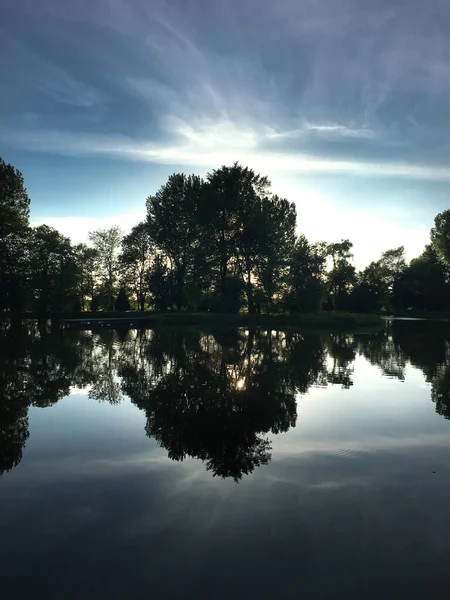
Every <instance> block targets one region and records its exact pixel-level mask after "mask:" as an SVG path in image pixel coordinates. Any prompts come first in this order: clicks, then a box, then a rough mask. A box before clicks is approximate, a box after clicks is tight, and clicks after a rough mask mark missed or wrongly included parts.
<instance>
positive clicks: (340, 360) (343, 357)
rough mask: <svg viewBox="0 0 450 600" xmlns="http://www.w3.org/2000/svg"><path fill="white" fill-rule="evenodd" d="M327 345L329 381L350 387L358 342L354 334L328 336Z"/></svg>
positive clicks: (345, 387)
mask: <svg viewBox="0 0 450 600" xmlns="http://www.w3.org/2000/svg"><path fill="white" fill-rule="evenodd" d="M325 346H326V349H327V354H328V357H329V362H330V365H329V368H328V374H327V381H328V383H332V384H334V385H341V386H342V387H343V388H344V389H348V388H350V387H351V386H352V385H353V380H352V375H353V362H354V360H355V357H356V349H357V346H358V344H357V342H356V340H355V337H354V336H353V335H345V334H336V335H330V336H328V337H327V338H326V341H325Z"/></svg>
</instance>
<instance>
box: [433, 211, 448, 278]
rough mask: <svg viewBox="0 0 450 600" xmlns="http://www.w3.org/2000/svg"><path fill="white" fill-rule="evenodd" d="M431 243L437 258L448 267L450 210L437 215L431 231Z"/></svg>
mask: <svg viewBox="0 0 450 600" xmlns="http://www.w3.org/2000/svg"><path fill="white" fill-rule="evenodd" d="M431 243H432V245H433V247H434V250H435V252H436V254H437V256H438V257H439V258H440V260H442V262H443V263H444V264H445V265H446V266H447V268H448V267H449V265H450V210H444V211H443V212H441V213H439V214H438V215H436V217H435V219H434V227H433V228H432V230H431Z"/></svg>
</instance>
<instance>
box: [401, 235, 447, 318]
mask: <svg viewBox="0 0 450 600" xmlns="http://www.w3.org/2000/svg"><path fill="white" fill-rule="evenodd" d="M396 301H397V304H398V305H399V306H401V307H402V308H413V309H416V310H430V311H440V310H446V309H447V308H448V305H449V301H450V289H449V285H448V283H447V281H446V272H445V266H444V265H443V263H442V262H441V261H440V260H439V257H438V255H437V253H436V251H435V249H434V247H433V246H431V245H427V246H426V247H425V250H424V251H423V253H422V254H421V255H420V256H419V257H418V258H415V259H413V260H412V261H411V263H410V264H409V266H408V267H407V268H406V269H405V270H404V271H403V273H402V275H401V277H400V278H399V279H398V281H397V285H396Z"/></svg>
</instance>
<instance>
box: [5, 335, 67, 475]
mask: <svg viewBox="0 0 450 600" xmlns="http://www.w3.org/2000/svg"><path fill="white" fill-rule="evenodd" d="M0 355H1V356H2V357H3V358H2V361H1V364H0V473H3V472H4V471H8V470H10V469H12V468H13V467H14V466H16V465H17V464H18V463H19V462H20V460H21V458H22V451H23V447H24V446H25V443H26V441H27V439H28V436H29V432H28V407H29V406H38V407H46V406H51V405H53V404H54V403H55V402H57V401H58V400H59V399H60V398H62V397H63V396H66V395H68V394H69V393H70V386H71V381H72V376H73V372H74V369H75V367H76V364H77V362H76V354H75V352H74V349H73V345H72V344H71V342H70V340H69V339H68V338H64V340H63V337H62V335H61V333H60V332H58V331H56V332H54V331H53V332H52V331H49V330H48V329H47V327H46V326H45V325H41V326H40V327H39V326H38V325H37V324H28V325H27V326H22V325H17V324H14V325H9V324H3V325H2V330H1V332H0Z"/></svg>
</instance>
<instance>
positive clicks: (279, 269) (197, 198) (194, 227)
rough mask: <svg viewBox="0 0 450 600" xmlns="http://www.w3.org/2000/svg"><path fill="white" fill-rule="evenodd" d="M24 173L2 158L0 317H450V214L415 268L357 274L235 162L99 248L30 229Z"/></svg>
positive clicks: (164, 195) (99, 241)
mask: <svg viewBox="0 0 450 600" xmlns="http://www.w3.org/2000/svg"><path fill="white" fill-rule="evenodd" d="M29 207H30V199H29V197H28V194H27V191H26V189H25V187H24V181H23V177H22V175H21V173H20V172H19V171H17V169H15V168H14V167H13V166H12V165H9V164H7V163H5V162H4V161H3V160H2V159H1V158H0V310H2V311H13V312H23V311H33V312H40V313H48V312H49V311H54V312H58V311H75V312H77V311H82V310H92V311H98V310H108V311H111V310H119V311H125V310H129V309H137V310H141V311H144V310H149V309H150V310H157V311H169V310H185V311H187V310H188V311H208V312H239V311H241V310H246V311H248V312H250V313H258V312H266V313H272V312H300V311H301V312H314V311H318V310H321V309H324V310H351V311H357V312H375V311H380V310H389V311H390V310H408V309H416V310H428V311H442V310H448V307H449V302H450V270H449V266H450V210H447V211H444V212H443V213H441V214H439V215H438V216H437V217H436V219H435V227H434V228H433V229H432V231H431V237H430V244H429V245H427V246H426V248H425V250H424V252H423V253H422V254H421V255H420V256H419V257H418V258H416V259H414V260H412V261H411V262H410V263H409V264H408V263H407V262H406V260H405V256H404V248H403V246H400V247H398V248H394V249H390V250H387V251H386V252H384V253H383V254H382V255H381V257H380V258H379V259H378V260H377V261H375V262H372V263H371V264H370V265H368V266H367V267H366V268H365V269H364V270H362V271H357V270H356V268H355V266H354V265H353V254H352V243H351V241H350V240H341V241H339V242H334V243H327V242H319V243H316V244H312V243H310V242H309V241H308V240H307V239H306V237H305V236H304V235H297V215H296V210H295V205H294V204H293V203H291V202H288V200H286V199H284V198H280V197H279V196H277V195H276V194H273V193H272V192H271V189H270V182H269V180H268V179H267V177H262V176H261V175H258V174H256V173H255V172H254V171H253V170H251V169H249V168H244V167H242V166H241V165H239V164H237V163H235V164H234V165H232V166H231V167H228V166H223V167H221V168H219V169H216V170H214V171H212V172H211V173H209V174H208V175H207V176H206V179H202V178H201V177H199V176H196V175H189V176H187V175H184V174H173V175H171V176H170V177H169V179H168V181H167V183H166V184H165V185H163V186H162V187H161V188H160V189H159V190H158V191H157V192H156V194H155V195H154V196H149V197H148V198H147V201H146V207H147V218H146V220H145V221H143V222H142V223H138V224H137V225H136V226H135V227H133V229H132V230H131V232H130V233H129V234H127V235H125V236H124V235H123V234H122V232H121V230H120V229H119V227H112V228H110V229H99V230H98V231H93V232H91V233H90V234H89V243H88V244H78V245H72V244H71V242H70V240H69V239H68V238H67V237H65V236H63V235H61V234H60V233H59V232H58V231H56V230H55V229H53V228H51V227H48V226H46V225H41V226H39V227H34V228H32V227H30V225H29V220H28V219H29Z"/></svg>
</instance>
